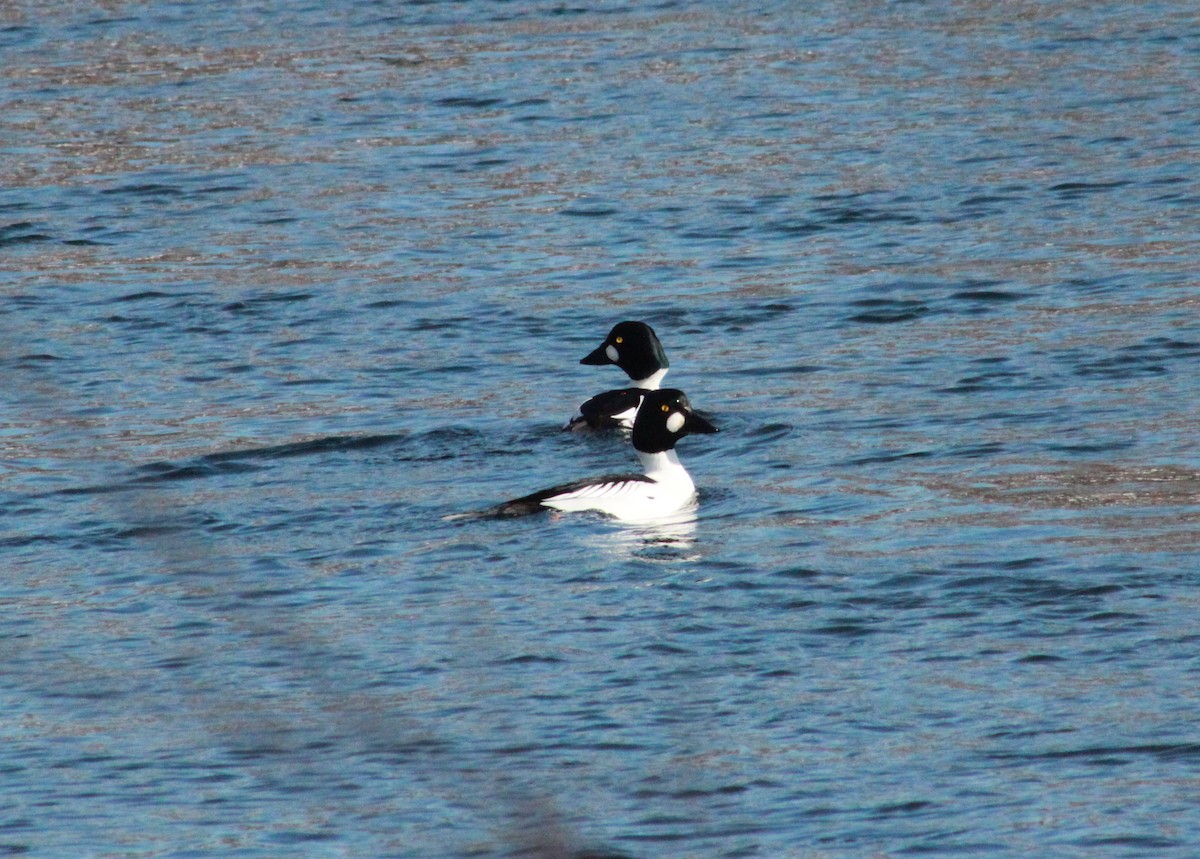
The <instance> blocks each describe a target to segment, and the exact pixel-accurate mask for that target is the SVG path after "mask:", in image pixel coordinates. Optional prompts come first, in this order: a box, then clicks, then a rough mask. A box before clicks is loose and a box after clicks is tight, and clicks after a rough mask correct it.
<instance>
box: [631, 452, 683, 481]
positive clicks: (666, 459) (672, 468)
mask: <svg viewBox="0 0 1200 859" xmlns="http://www.w3.org/2000/svg"><path fill="white" fill-rule="evenodd" d="M638 459H640V460H641V461H642V470H643V471H645V472H646V476H647V477H650V478H654V479H655V480H657V479H659V478H661V477H663V476H666V475H676V474H680V473H683V474H687V471H685V470H684V468H683V464H682V463H681V462H680V461H679V457H678V456H676V455H675V450H674V449H671V450H661V451H658V452H657V453H646V452H644V451H640V450H639V451H638Z"/></svg>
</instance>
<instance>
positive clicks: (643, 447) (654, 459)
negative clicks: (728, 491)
mask: <svg viewBox="0 0 1200 859" xmlns="http://www.w3.org/2000/svg"><path fill="white" fill-rule="evenodd" d="M641 401H642V402H641V407H640V408H639V409H638V410H637V418H636V419H635V420H634V424H633V432H632V434H631V435H630V440H631V441H632V442H633V446H634V449H635V450H636V451H637V454H638V459H639V460H640V461H641V464H642V469H643V471H644V473H643V474H619V475H610V476H605V477H594V478H589V479H587V480H579V481H576V482H574V483H567V484H563V485H561V486H555V487H552V488H550V489H544V490H542V491H541V492H534V493H532V494H530V495H526V496H524V497H522V498H515V499H513V500H512V501H506V502H505V503H503V504H500V505H497V506H496V507H493V508H491V509H490V510H487V511H484V513H483V514H481V515H484V516H522V515H525V514H528V513H535V512H537V511H539V510H559V511H562V512H579V511H584V510H592V511H596V512H599V513H605V514H607V515H609V516H615V517H617V518H618V519H623V520H626V521H647V520H654V519H662V518H664V517H667V516H670V515H671V514H674V513H678V512H679V511H681V510H684V509H687V508H689V507H691V506H692V505H693V504H695V502H696V486H695V484H694V483H693V482H692V477H691V475H690V474H688V472H687V469H685V468H684V467H683V464H682V463H680V461H679V457H678V456H677V455H676V453H675V449H674V448H675V442H677V441H678V440H679V439H681V438H683V437H684V436H686V435H688V434H690V433H713V432H716V431H717V428H716V427H715V426H713V425H712V424H711V423H709V422H708V421H707V420H705V419H704V418H702V417H700V416H699V415H697V414H696V413H695V412H693V411H692V409H691V405H690V404H689V403H688V399H687V396H686V395H684V393H683V392H682V391H678V390H674V389H670V388H667V389H664V390H660V391H642V392H641Z"/></svg>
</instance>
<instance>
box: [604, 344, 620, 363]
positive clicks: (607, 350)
mask: <svg viewBox="0 0 1200 859" xmlns="http://www.w3.org/2000/svg"><path fill="white" fill-rule="evenodd" d="M604 354H605V355H607V356H608V360H610V361H612V362H613V363H614V364H615V363H617V361H619V360H620V358H621V355H620V353H619V352H617V347H616V346H614V345H612V344H611V343H609V344H608V345H607V346H605V347H604Z"/></svg>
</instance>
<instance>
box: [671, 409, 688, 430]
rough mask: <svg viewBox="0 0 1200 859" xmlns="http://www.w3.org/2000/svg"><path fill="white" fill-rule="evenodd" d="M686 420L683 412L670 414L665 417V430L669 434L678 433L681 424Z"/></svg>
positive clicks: (681, 427)
mask: <svg viewBox="0 0 1200 859" xmlns="http://www.w3.org/2000/svg"><path fill="white" fill-rule="evenodd" d="M686 420H687V418H685V417H684V416H683V412H671V414H670V415H668V416H667V429H668V430H670V431H671V432H679V431H680V430H681V429H683V422H684V421H686Z"/></svg>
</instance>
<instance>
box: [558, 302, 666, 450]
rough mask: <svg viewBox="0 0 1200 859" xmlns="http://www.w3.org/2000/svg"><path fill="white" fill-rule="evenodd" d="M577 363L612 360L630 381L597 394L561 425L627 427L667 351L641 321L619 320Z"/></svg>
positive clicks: (662, 371)
mask: <svg viewBox="0 0 1200 859" xmlns="http://www.w3.org/2000/svg"><path fill="white" fill-rule="evenodd" d="M579 363H580V364H591V365H594V366H603V365H604V364H616V365H617V366H618V367H620V368H621V369H622V370H624V371H625V373H626V375H628V376H629V378H630V379H631V380H632V381H633V384H632V385H631V386H630V387H628V388H620V389H617V390H612V391H605V392H604V393H603V394H597V395H596V396H594V397H592V398H591V399H590V400H588V401H587V402H585V403H584V404H583V405H581V406H580V407H579V411H578V412H577V413H576V414H575V416H574V417H572V418H571V419H570V420H569V421H567V423H566V424H565V425H564V426H563V429H565V430H576V429H586V428H591V429H617V428H622V429H629V428H630V427H632V426H633V416H634V414H636V412H637V407H638V403H639V402H641V399H642V394H643V393H644V392H645V391H656V390H658V386H659V385H660V384H662V380H663V376H665V375H667V368H668V367H670V366H671V364H670V362H669V361H667V353H666V352H664V351H663V347H662V343H660V342H659V340H658V335H657V334H655V333H654V329H653V328H651V327H650V326H649V325H647V324H646V323H645V322H619V323H617V324H616V325H614V326H613V330H612V331H610V332H608V336H607V337H606V338H604V342H603V343H601V344H600V345H599V346H598V347H596V349H594V350H593V351H592V352H590V353H589V354H588V355H587V356H586V357H585V358H583V359H581V360H580V362H579Z"/></svg>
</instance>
